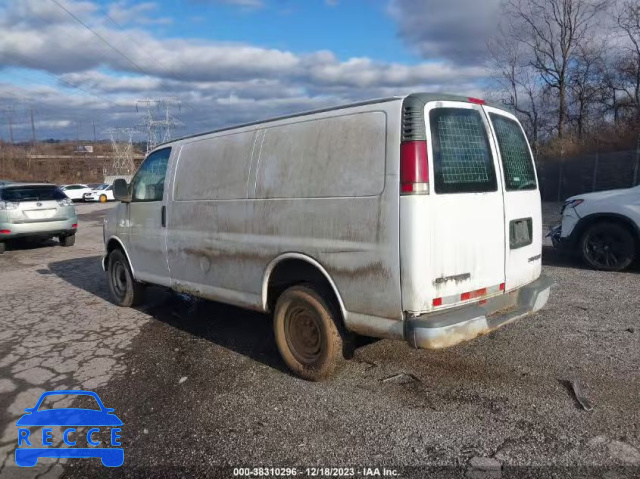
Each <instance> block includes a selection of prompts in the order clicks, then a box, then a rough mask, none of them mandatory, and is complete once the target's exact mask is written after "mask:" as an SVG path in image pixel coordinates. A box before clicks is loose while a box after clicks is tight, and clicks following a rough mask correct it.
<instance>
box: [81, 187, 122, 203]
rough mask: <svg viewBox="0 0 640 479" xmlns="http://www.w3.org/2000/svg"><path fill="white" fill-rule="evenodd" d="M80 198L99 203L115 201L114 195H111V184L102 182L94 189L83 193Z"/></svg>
mask: <svg viewBox="0 0 640 479" xmlns="http://www.w3.org/2000/svg"><path fill="white" fill-rule="evenodd" d="M82 199H83V200H84V201H99V202H100V203H106V202H107V201H115V197H114V196H113V185H110V184H108V183H103V184H101V185H100V186H98V187H97V188H96V189H95V190H92V191H90V192H89V193H85V194H84V196H83V198H82Z"/></svg>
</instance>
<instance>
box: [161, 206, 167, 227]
mask: <svg viewBox="0 0 640 479" xmlns="http://www.w3.org/2000/svg"><path fill="white" fill-rule="evenodd" d="M160 215H161V217H162V227H163V228H166V226H167V207H166V206H164V205H162V210H161V212H160Z"/></svg>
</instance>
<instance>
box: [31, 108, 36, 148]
mask: <svg viewBox="0 0 640 479" xmlns="http://www.w3.org/2000/svg"><path fill="white" fill-rule="evenodd" d="M31 141H32V142H33V144H34V145H35V144H36V124H35V122H34V121H33V108H31Z"/></svg>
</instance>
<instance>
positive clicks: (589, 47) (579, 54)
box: [568, 43, 607, 139]
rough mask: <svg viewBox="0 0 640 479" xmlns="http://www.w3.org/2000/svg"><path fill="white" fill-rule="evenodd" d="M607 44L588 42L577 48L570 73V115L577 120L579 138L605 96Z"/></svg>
mask: <svg viewBox="0 0 640 479" xmlns="http://www.w3.org/2000/svg"><path fill="white" fill-rule="evenodd" d="M604 48H605V44H604V43H602V44H594V43H590V44H586V45H579V46H578V47H577V48H576V54H575V56H574V61H573V64H572V67H571V69H570V70H569V75H568V86H569V90H570V99H571V103H572V105H571V107H573V108H571V111H570V113H569V117H570V119H571V120H573V121H574V122H575V125H576V130H577V135H578V138H580V139H581V138H582V137H583V135H584V133H585V129H586V127H587V123H588V122H589V120H590V114H591V113H592V112H593V111H594V110H595V108H596V106H597V104H598V103H600V102H601V100H602V98H603V94H602V93H603V89H604V88H605V86H604V84H603V83H604V80H603V79H604V78H605V72H606V70H607V68H606V66H605V63H604Z"/></svg>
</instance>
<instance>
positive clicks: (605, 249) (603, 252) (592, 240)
mask: <svg viewBox="0 0 640 479" xmlns="http://www.w3.org/2000/svg"><path fill="white" fill-rule="evenodd" d="M585 249H586V253H587V255H589V258H590V259H591V261H593V262H594V263H595V264H597V265H598V266H601V267H603V268H614V267H616V266H617V265H618V264H620V262H621V261H623V260H624V257H625V243H624V241H623V240H622V239H621V238H619V237H618V236H617V235H614V234H612V233H596V234H593V235H590V236H589V238H588V239H587V241H586V242H585Z"/></svg>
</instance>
